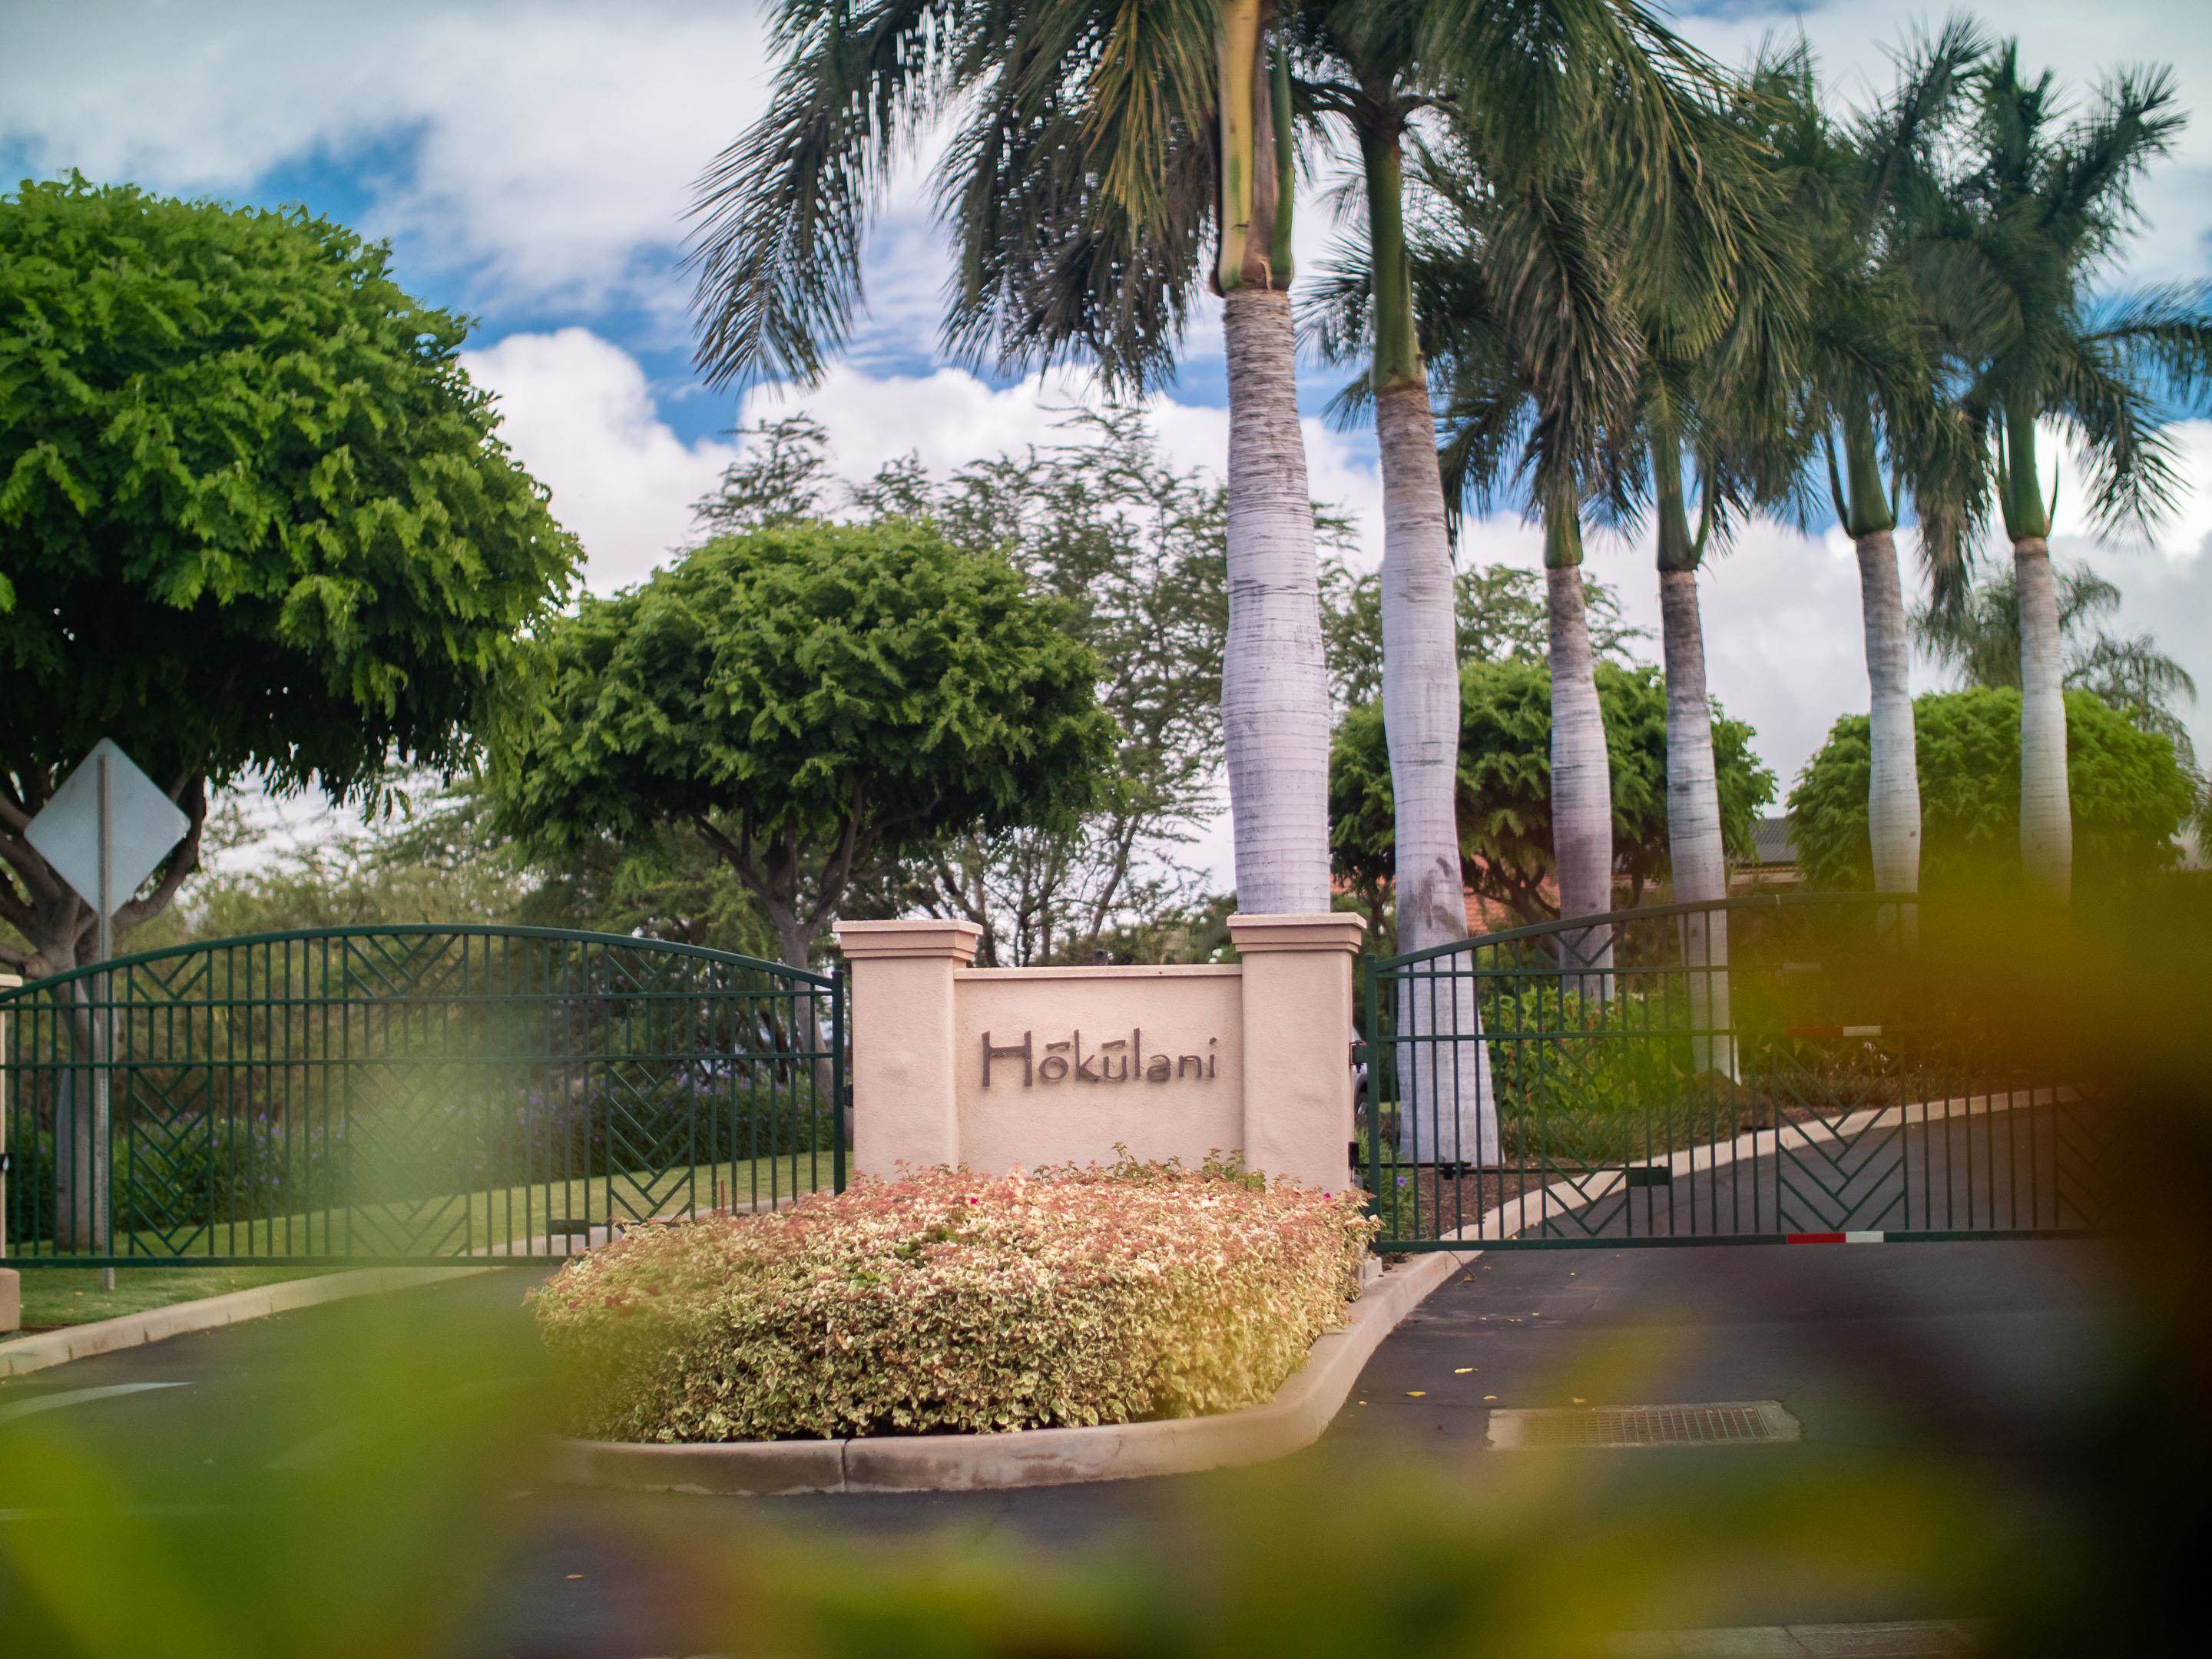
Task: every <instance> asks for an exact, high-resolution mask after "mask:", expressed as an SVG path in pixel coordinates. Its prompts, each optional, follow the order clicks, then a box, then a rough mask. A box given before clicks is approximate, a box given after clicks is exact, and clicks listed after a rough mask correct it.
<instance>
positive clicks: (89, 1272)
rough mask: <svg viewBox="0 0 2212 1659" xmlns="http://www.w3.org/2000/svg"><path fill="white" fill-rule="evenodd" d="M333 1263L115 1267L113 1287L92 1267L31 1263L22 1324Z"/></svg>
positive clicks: (71, 1320)
mask: <svg viewBox="0 0 2212 1659" xmlns="http://www.w3.org/2000/svg"><path fill="white" fill-rule="evenodd" d="M337 1271H339V1269H337V1268H334V1267H118V1268H117V1269H116V1270H115V1288H114V1289H113V1290H112V1291H103V1290H101V1289H100V1269H99V1268H97V1267H31V1268H27V1269H26V1270H25V1272H24V1273H23V1275H22V1284H23V1328H24V1330H25V1331H27V1332H28V1331H36V1330H44V1329H50V1328H52V1327H54V1326H58V1325H88V1324H90V1323H91V1322H93V1321H94V1320H96V1319H115V1318H119V1317H120V1316H123V1315H125V1314H134V1313H144V1312H145V1311H147V1310H149V1309H150V1308H166V1307H167V1306H169V1305H170V1304H172V1303H175V1302H197V1301H198V1300H199V1299H200V1298H201V1297H210V1296H222V1295H224V1294H226V1293H227V1292H228V1291H250V1290H252V1289H253V1288H254V1287H255V1286H256V1285H274V1284H276V1283H277V1282H279V1281H280V1280H283V1279H311V1278H313V1277H314V1276H315V1275H316V1274H318V1273H335V1272H337Z"/></svg>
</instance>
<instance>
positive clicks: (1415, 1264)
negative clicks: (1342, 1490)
mask: <svg viewBox="0 0 2212 1659" xmlns="http://www.w3.org/2000/svg"><path fill="white" fill-rule="evenodd" d="M1464 1254H1480V1252H1479V1251H1476V1252H1463V1253H1458V1254H1454V1253H1447V1252H1442V1251H1437V1252H1431V1253H1430V1254H1427V1255H1423V1256H1422V1257H1421V1258H1420V1259H1419V1260H1418V1261H1410V1262H1406V1263H1403V1264H1401V1265H1400V1266H1398V1267H1392V1268H1389V1270H1388V1271H1386V1272H1384V1273H1383V1274H1382V1275H1381V1276H1380V1277H1379V1278H1377V1279H1374V1280H1372V1281H1371V1282H1370V1285H1368V1287H1367V1289H1366V1290H1365V1291H1364V1292H1363V1293H1362V1295H1361V1296H1360V1297H1359V1299H1358V1301H1357V1302H1355V1303H1353V1304H1352V1308H1351V1313H1350V1316H1349V1317H1348V1318H1347V1319H1346V1322H1345V1323H1344V1325H1343V1327H1342V1328H1340V1329H1337V1330H1333V1331H1324V1332H1323V1333H1322V1334H1321V1335H1320V1336H1318V1337H1316V1339H1315V1340H1314V1345H1313V1346H1312V1347H1311V1348H1310V1350H1308V1352H1307V1357H1306V1363H1305V1364H1304V1366H1303V1367H1301V1368H1300V1369H1299V1370H1297V1372H1296V1373H1295V1374H1293V1375H1292V1376H1291V1378H1290V1380H1289V1381H1287V1382H1285V1383H1284V1384H1283V1386H1282V1387H1281V1388H1280V1389H1277V1390H1276V1391H1275V1397H1274V1398H1273V1400H1270V1401H1267V1403H1266V1404H1265V1405H1260V1406H1248V1407H1244V1408H1243V1410H1241V1411H1234V1412H1223V1413H1219V1414H1218V1415H1216V1416H1212V1417H1176V1418H1169V1419H1164V1420H1163V1421H1160V1422H1156V1423H1113V1424H1105V1425H1100V1426H1099V1427H1097V1428H1078V1429H1024V1430H1021V1431H1018V1432H1015V1433H1012V1434H936V1435H911V1436H878V1437H867V1438H860V1439H845V1440H759V1441H738V1442H731V1443H714V1444H702V1443H694V1444H685V1445H654V1444H645V1443H631V1442H627V1441H613V1440H561V1441H556V1443H554V1447H553V1454H552V1464H551V1471H550V1473H551V1475H552V1478H553V1479H554V1480H556V1482H558V1483H559V1484H561V1485H562V1486H590V1487H596V1488H599V1489H601V1490H617V1491H626V1492H691V1493H696V1494H699V1495H702V1496H747V1495H751V1496H766V1495H769V1494H773V1493H779V1492H997V1491H1003V1490H1006V1489H1007V1488H1010V1487H1015V1486H1066V1485H1072V1484H1073V1483H1076V1482H1079V1481H1088V1480H1140V1479H1142V1478H1144V1477H1146V1476H1148V1475H1158V1474H1194V1473H1196V1472H1198V1471H1200V1470H1202V1469H1220V1468H1235V1467H1237V1466H1239V1465H1242V1464H1246V1463H1261V1462H1267V1460H1268V1459H1270V1458H1275V1457H1282V1456H1285V1455H1288V1454H1289V1453H1291V1452H1294V1451H1297V1450H1300V1449H1303V1448H1304V1447H1306V1446H1310V1445H1311V1444H1312V1443H1314V1442H1315V1441H1316V1440H1318V1439H1319V1438H1320V1437H1321V1432H1322V1430H1323V1429H1325V1428H1327V1427H1328V1425H1329V1422H1330V1420H1331V1419H1333V1418H1334V1417H1335V1415H1336V1413H1337V1412H1338V1411H1339V1410H1340V1408H1341V1407H1343V1405H1344V1402H1345V1400H1346V1396H1347V1395H1350V1394H1351V1392H1352V1384H1353V1383H1356V1382H1358V1380H1359V1373H1360V1370H1361V1368H1362V1367H1364V1365H1365V1364H1367V1361H1368V1358H1369V1357H1370V1355H1372V1354H1373V1353H1374V1352H1375V1350H1376V1348H1378V1347H1380V1346H1382V1343H1383V1338H1384V1337H1386V1336H1388V1335H1389V1334H1390V1333H1391V1332H1392V1331H1393V1330H1395V1329H1396V1328H1397V1327H1398V1324H1399V1322H1401V1320H1403V1319H1404V1318H1405V1316H1407V1314H1409V1313H1411V1312H1412V1311H1413V1309H1414V1308H1415V1307H1416V1306H1418V1305H1419V1304H1420V1302H1421V1300H1422V1299H1423V1298H1424V1297H1426V1296H1427V1295H1428V1294H1429V1292H1430V1291H1433V1290H1435V1289H1436V1288H1437V1286H1438V1285H1442V1284H1443V1283H1444V1282H1445V1280H1447V1279H1449V1278H1450V1277H1451V1276H1452V1275H1453V1274H1454V1273H1457V1272H1458V1271H1459V1270H1460V1267H1461V1266H1462V1260H1461V1257H1462V1255H1464Z"/></svg>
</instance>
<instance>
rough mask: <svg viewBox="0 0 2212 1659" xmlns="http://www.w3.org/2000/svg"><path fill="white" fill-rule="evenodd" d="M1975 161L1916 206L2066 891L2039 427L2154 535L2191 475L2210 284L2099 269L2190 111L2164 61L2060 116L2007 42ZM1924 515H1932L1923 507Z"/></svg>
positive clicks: (2041, 856)
mask: <svg viewBox="0 0 2212 1659" xmlns="http://www.w3.org/2000/svg"><path fill="white" fill-rule="evenodd" d="M1974 91H1975V94H1976V111H1975V113H1976V123H1975V131H1974V139H1975V143H1974V147H1973V155H1972V165H1971V166H1969V167H1966V168H1965V169H1963V170H1961V171H1959V172H1957V173H1954V175H1953V176H1952V177H1950V178H1948V179H1946V180H1944V181H1943V182H1944V185H1945V187H1944V188H1942V190H1940V191H1938V190H1936V189H1929V190H1927V191H1922V192H1919V193H1918V195H1917V199H1916V200H1915V201H1913V202H1912V203H1911V204H1910V205H1911V209H1912V210H1913V211H1912V222H1913V228H1914V233H1915V245H1914V246H1912V248H1911V253H1910V258H1911V265H1912V269H1913V272H1914V276H1915V279H1916V281H1917V283H1919V284H1920V286H1921V290H1922V292H1923V295H1925V296H1926V297H1927V299H1928V300H1929V303H1930V304H1931V305H1932V306H1934V307H1936V308H1938V309H1939V310H1940V311H1941V313H1942V315H1943V316H1944V317H1945V318H1946V319H1948V324H1949V326H1950V327H1951V328H1952V330H1953V331H1954V336H1955V344H1956V352H1957V357H1958V362H1959V363H1960V374H1961V380H1962V388H1961V392H1960V400H1959V402H1960V409H1961V410H1962V411H1963V412H1964V414H1965V416H1966V419H1967V421H1968V422H1970V423H1971V425H1972V428H1973V429H1974V430H1975V431H1976V432H1977V433H1978V434H1980V435H1984V437H1985V439H1986V448H1985V450H1984V453H1985V455H1986V456H1987V461H1988V475H1989V477H1990V483H1991V486H1992V489H1993V493H1994V494H1995V495H1996V500H1997V506H1998V510H1999V513H2001V515H2002V522H2003V525H2004V530H2005V535H2006V538H2007V539H2008V540H2009V541H2010V542H2011V544H2012V549H2013V572H2014V582H2015V587H2016V591H2017V593H2018V603H2019V607H2020V662H2021V815H2020V822H2021V829H2020V836H2021V860H2022V863H2023V865H2024V866H2025V867H2026V870H2027V876H2028V879H2029V881H2030V883H2031V884H2032V885H2033V887H2034V889H2035V890H2038V891H2039V892H2041V893H2043V894H2045V895H2046V896H2050V897H2051V898H2054V899H2060V900H2063V898H2065V897H2066V896H2067V895H2068V893H2069V890H2070V887H2071V882H2072V865H2073V826H2072V821H2071V813H2070V809H2069V801H2068V795H2067V781H2066V705H2065V702H2064V701H2063V695H2062V694H2063V687H2064V684H2065V668H2066V665H2065V656H2064V651H2063V641H2062V638H2061V634H2060V628H2059V613H2058V595H2057V585H2056V583H2055V582H2054V580H2053V578H2052V573H2051V549H2050V536H2051V520H2052V516H2053V513H2054V512H2055V509H2056V504H2057V503H2056V491H2055V489H2054V490H2053V492H2052V494H2051V496H2049V497H2046V496H2045V493H2044V488H2043V478H2042V467H2041V461H2040V459H2039V453H2038V445H2039V428H2041V427H2043V426H2045V425H2049V426H2051V427H2054V428H2057V432H2058V434H2059V435H2060V436H2061V438H2062V440H2063V441H2067V442H2068V443H2069V444H2070V445H2071V447H2073V449H2074V451H2075V454H2076V456H2077V458H2078V459H2079V460H2080V461H2081V464H2082V468H2083V471H2085V472H2086V473H2087V478H2088V482H2089V487H2090V491H2091V495H2090V509H2091V513H2092V516H2093V520H2095V521H2096V523H2097V525H2098V526H2099V528H2100V529H2101V530H2112V529H2116V528H2118V527H2121V526H2134V527H2136V528H2138V529H2140V530H2142V532H2145V533H2148V532H2150V531H2151V530H2152V529H2153V528H2154V526H2155V523H2156V521H2157V520H2159V519H2160V517H2162V516H2163V515H2164V514H2165V513H2166V512H2167V511H2169V510H2170V509H2171V507H2172V503H2173V501H2174V498H2175V495H2176V494H2177V491H2178V489H2179V477H2178V475H2177V473H2176V471H2175V468H2174V464H2173V458H2172V445H2171V441H2170V440H2169V438H2168V436H2167V434H2166V427H2167V424H2168V422H2169V420H2170V418H2171V416H2170V412H2169V411H2170V410H2171V409H2172V406H2173V405H2174V404H2176V403H2185V402H2187V401H2188V400H2190V399H2192V398H2201V397H2202V394H2203V392H2205V390H2206V389H2207V387H2208V386H2212V307H2208V304H2207V297H2206V295H2205V292H2204V291H2203V289H2160V290H2156V291H2153V292H2150V293H2145V294H2140V295H2135V296H2133V297H2132V298H2129V299H2124V300H2120V301H2100V298H2099V296H2098V295H2097V294H2096V292H2095V289H2094V284H2095V283H2096V281H2097V279H2098V278H2099V277H2100V276H2101V275H2102V273H2103V272H2104V270H2105V269H2106V266H2107V264H2109V262H2110V261H2111V260H2112V258H2113V256H2114V255H2115V254H2116V253H2117V252H2118V250H2119V248H2120V246H2121V245H2122V243H2123V241H2124V237H2125V235H2126V233H2127V232H2128V230H2129V229H2130V227H2131V225H2132V223H2133V222H2134V219H2135V216H2136V210H2135V197H2134V191H2135V185H2136V180H2137V179H2139V178H2140V177H2141V175H2142V172H2143V170H2144V169H2145V168H2146V167H2148V166H2149V165H2150V163H2151V162H2152V161H2155V160H2156V159H2158V158H2159V157H2160V156H2162V155H2165V154H2166V152H2167V151H2168V150H2169V149H2171V148H2172V143H2173V141H2174V138H2175V137H2176V135H2177V134H2178V133H2179V131H2180V129H2181V126H2182V124H2183V121H2184V116H2183V115H2182V113H2181V112H2180V111H2179V110H2178V109H2176V108H2175V107H2174V94H2173V86H2172V77H2171V76H2169V75H2168V74H2167V73H2166V71H2165V70H2146V71H2140V72H2130V73H2126V74H2123V75H2121V76H2118V77H2117V78H2116V79H2115V80H2113V81H2112V82H2111V83H2109V84H2108V85H2107V86H2106V88H2105V89H2104V90H2103V91H2102V92H2101V93H2100V94H2099V96H2098V98H2097V100H2096V102H2095V104H2094V106H2093V107H2092V108H2091V110H2090V111H2089V112H2088V113H2087V115H2086V116H2084V117H2083V118H2081V119H2080V120H2077V121H2075V122H2073V123H2072V124H2070V125H2066V126H2063V127H2061V126H2058V125H2057V121H2058V95H2057V87H2056V85H2055V83H2054V82H2053V79H2052V77H2051V76H2050V75H2049V74H2048V73H2045V74H2044V75H2043V76H2039V77H2038V78H2036V79H2034V80H2033V81H2029V80H2026V79H2023V78H2022V76H2021V70H2020V62H2019V52H2018V48H2017V46H2015V45H2012V44H2008V45H2007V46H2004V47H2003V48H2002V50H2001V51H2000V52H1998V53H1997V54H1996V58H1995V59H1994V60H1993V61H1991V62H1990V63H1989V64H1987V65H1986V66H1984V68H1983V69H1981V70H1979V71H1978V72H1977V74H1976V75H1975V76H1974ZM1924 516H1925V515H1924V514H1923V517H1924ZM1970 527H1971V522H1970V519H1969V517H1968V516H1966V515H1961V516H1960V520H1959V521H1958V523H1957V526H1956V533H1955V534H1950V535H1948V536H1947V538H1946V539H1945V541H1944V542H1943V543H1942V544H1939V545H1938V546H1937V547H1936V549H1935V550H1934V551H1935V553H1936V556H1937V558H1938V560H1939V568H1938V574H1939V576H1940V577H1942V578H1943V579H1944V580H1943V581H1942V584H1941V585H1939V589H1938V593H1937V599H1938V602H1939V603H1945V602H1955V600H1956V598H1957V594H1958V583H1957V579H1958V577H1959V575H1960V574H1962V573H1963V567H1964V559H1963V557H1962V556H1961V555H1962V550H1963V547H1964V545H1965V544H1964V541H1963V536H1964V534H1965V533H1966V530H1967V529H1969V528H1970Z"/></svg>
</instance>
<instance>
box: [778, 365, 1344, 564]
mask: <svg viewBox="0 0 2212 1659" xmlns="http://www.w3.org/2000/svg"><path fill="white" fill-rule="evenodd" d="M1097 400H1098V393H1097V389H1096V387H1095V386H1094V385H1093V384H1092V382H1091V380H1090V379H1089V378H1088V377H1087V376H1085V375H1082V374H1071V373H1066V372H1059V373H1054V374H1048V375H1032V376H1030V378H1029V379H1028V380H1022V381H1019V382H1018V383H1017V384H1015V385H1012V386H1001V387H994V386H988V385H986V384H985V383H984V382H983V381H981V380H977V379H976V378H975V376H974V375H972V374H968V373H967V372H966V371H965V370H963V369H957V368H939V369H936V370H933V372H931V373H930V374H919V375H884V376H874V375H870V374H864V373H862V372H861V371H860V370H859V369H856V368H852V367H850V366H848V365H841V366H840V367H838V368H833V369H831V370H830V371H829V374H827V375H825V376H824V377H823V381H822V384H821V385H820V386H815V387H812V388H811V389H810V388H801V387H794V386H763V387H757V388H756V389H754V390H753V391H751V392H748V393H747V394H746V396H745V399H744V406H743V415H742V416H741V422H740V423H741V424H744V425H750V424H752V423H754V422H758V421H760V420H762V419H763V418H768V417H770V416H775V415H778V414H787V413H790V412H793V411H794V410H805V411H806V412H807V413H809V414H811V415H812V416H814V418H815V419H817V420H818V421H820V422H822V423H823V425H824V426H825V427H827V428H829V433H830V435H831V438H832V441H833V443H834V447H835V449H836V460H837V465H838V467H839V469H840V471H842V472H843V473H844V474H845V476H847V477H851V478H854V479H861V478H866V477H869V476H870V475H871V474H872V473H873V472H874V471H876V470H877V469H878V467H880V466H882V465H884V463H885V462H886V461H890V460H893V459H897V458H898V457H900V456H902V455H907V454H913V455H915V456H917V457H919V458H920V459H921V464H922V465H924V466H926V467H927V468H929V469H930V470H931V471H933V472H939V473H942V472H946V471H951V469H953V468H955V467H957V466H960V465H964V464H965V463H967V462H969V461H972V460H975V459H978V458H979V457H982V456H987V455H1000V454H1007V453H1019V452H1020V451H1022V450H1023V449H1024V448H1026V447H1028V446H1030V445H1031V444H1043V443H1048V442H1051V441H1054V437H1055V430H1054V425H1055V422H1057V421H1058V420H1059V419H1060V417H1061V416H1062V415H1063V414H1064V413H1065V412H1066V411H1067V410H1071V409H1074V408H1078V407H1083V406H1091V405H1095V404H1097ZM1145 407H1146V413H1147V415H1148V416H1150V418H1151V420H1152V428H1153V430H1154V431H1155V432H1156V433H1158V435H1159V439H1160V443H1161V447H1162V448H1163V449H1164V451H1165V453H1166V454H1167V455H1168V457H1169V459H1170V460H1172V461H1173V462H1174V463H1175V465H1176V466H1178V467H1180V468H1182V469H1183V470H1184V471H1192V470H1202V471H1207V472H1210V473H1212V474H1213V475H1214V476H1215V477H1219V476H1220V474H1221V472H1222V470H1223V468H1224V466H1225V464H1226V460H1227V457H1228V444H1229V413H1228V411H1227V410H1223V409H1213V408H1209V407H1206V406H1204V405H1200V404H1183V403H1177V402H1176V401H1175V400H1174V399H1173V398H1168V397H1165V396H1158V397H1155V398H1152V399H1151V400H1150V401H1149V402H1148V403H1147V404H1146V405H1145ZM1304 430H1305V440H1306V460H1307V466H1308V469H1309V471H1310V486H1311V489H1312V490H1313V493H1314V495H1315V496H1316V499H1318V500H1321V501H1326V502H1328V503H1329V504H1330V505H1332V506H1334V507H1338V508H1340V509H1341V510H1342V511H1344V512H1345V513H1347V514H1348V515H1350V516H1351V518H1352V520H1353V521H1354V523H1355V524H1356V525H1357V526H1358V534H1359V538H1360V542H1361V544H1362V546H1364V547H1366V548H1369V549H1372V550H1374V553H1373V555H1371V556H1379V554H1380V550H1381V547H1382V537H1383V496H1382V488H1381V485H1380V483H1378V481H1377V479H1376V471H1375V464H1374V460H1373V459H1372V457H1373V442H1372V440H1371V439H1370V437H1369V436H1368V435H1366V434H1365V433H1358V432H1355V433H1343V432H1337V431H1334V430H1332V429H1330V428H1328V426H1326V425H1324V424H1323V423H1322V422H1320V421H1318V420H1314V419H1308V420H1307V421H1305V422H1304Z"/></svg>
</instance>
